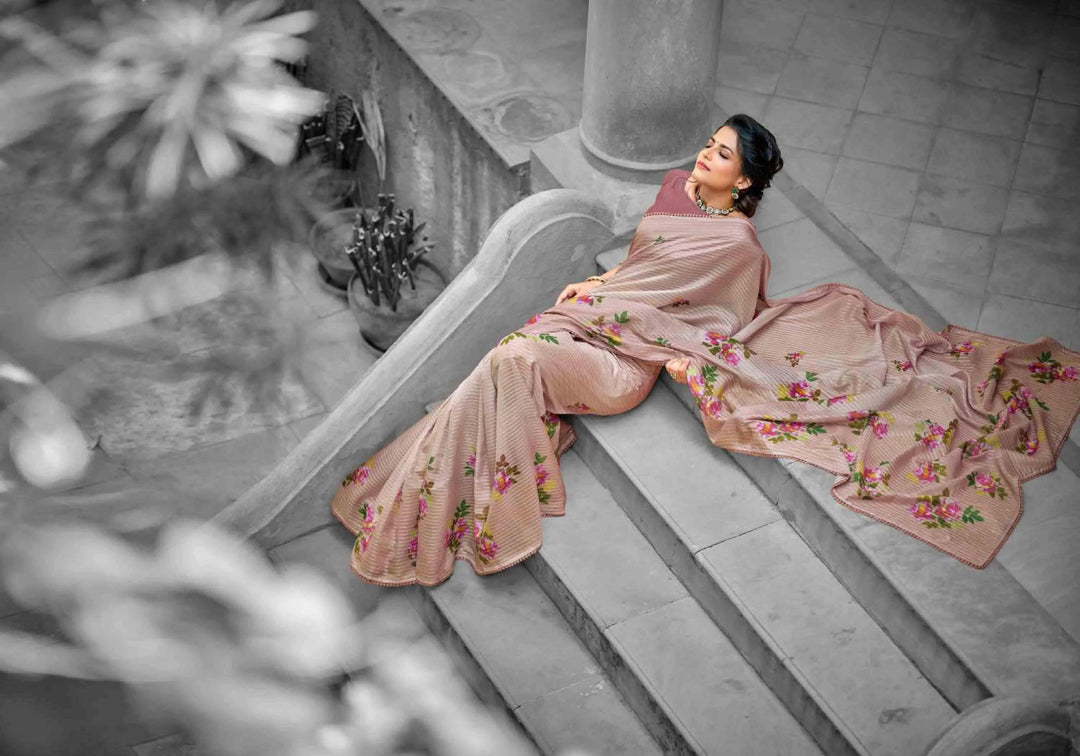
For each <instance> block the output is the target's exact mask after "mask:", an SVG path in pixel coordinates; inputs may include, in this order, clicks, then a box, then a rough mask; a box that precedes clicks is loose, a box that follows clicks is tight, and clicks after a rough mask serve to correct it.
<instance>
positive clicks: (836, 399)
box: [828, 394, 848, 407]
mask: <svg viewBox="0 0 1080 756" xmlns="http://www.w3.org/2000/svg"><path fill="white" fill-rule="evenodd" d="M847 399H848V395H847V394H840V395H839V396H830V397H829V401H828V406H830V407H831V406H833V405H834V404H839V403H840V402H846V401H847Z"/></svg>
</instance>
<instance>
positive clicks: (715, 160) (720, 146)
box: [691, 126, 751, 195]
mask: <svg viewBox="0 0 1080 756" xmlns="http://www.w3.org/2000/svg"><path fill="white" fill-rule="evenodd" d="M691 175H692V176H694V177H695V178H696V179H697V180H698V184H699V186H701V187H702V188H704V187H708V188H709V189H710V190H711V191H710V192H708V193H709V194H712V195H721V194H724V193H726V192H730V191H731V187H733V186H737V187H739V191H742V190H744V189H748V188H749V187H750V183H751V182H750V180H749V179H748V178H746V177H745V176H743V175H742V157H741V156H740V155H739V138H738V134H737V133H736V132H735V129H733V128H732V127H730V126H721V127H720V128H719V129H718V130H717V131H716V133H715V134H713V135H712V136H711V137H709V139H708V141H706V142H705V147H704V149H702V150H701V152H699V153H698V157H697V162H696V163H695V164H694V170H693V171H692V172H691Z"/></svg>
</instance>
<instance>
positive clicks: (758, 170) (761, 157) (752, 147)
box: [717, 113, 784, 218]
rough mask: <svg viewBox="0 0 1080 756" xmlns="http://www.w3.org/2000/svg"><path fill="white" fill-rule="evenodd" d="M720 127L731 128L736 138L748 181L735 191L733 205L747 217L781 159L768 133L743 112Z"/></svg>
mask: <svg viewBox="0 0 1080 756" xmlns="http://www.w3.org/2000/svg"><path fill="white" fill-rule="evenodd" d="M724 126H730V127H731V128H733V129H735V133H736V134H738V137H739V155H740V157H741V158H742V174H743V175H744V176H746V177H747V178H748V179H750V182H751V183H750V187H749V188H747V189H740V190H739V198H738V199H737V200H735V208H736V209H737V210H739V212H741V213H743V214H744V215H746V217H747V218H749V217H752V216H753V214H754V213H755V212H756V211H757V205H758V202H760V201H761V195H762V194H763V193H764V192H765V190H766V189H768V188H769V185H770V184H771V183H772V177H773V176H775V175H776V174H777V173H779V172H780V169H781V168H783V167H784V159H783V158H782V157H780V148H779V147H778V146H777V144H776V137H774V136H773V134H772V132H771V131H769V130H768V129H767V128H765V127H764V126H762V125H761V124H760V123H758V122H757V121H756V120H754V119H753V118H751V117H750V116H748V115H746V114H745V113H737V114H736V115H733V116H731V118H729V119H727V120H726V121H724V122H723V123H722V124H721V125H720V126H719V127H718V128H717V131H719V130H720V129H722V128H723V127H724Z"/></svg>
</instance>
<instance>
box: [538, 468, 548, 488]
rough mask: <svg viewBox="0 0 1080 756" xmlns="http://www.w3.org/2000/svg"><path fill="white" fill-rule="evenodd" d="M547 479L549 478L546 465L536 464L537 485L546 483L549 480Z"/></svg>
mask: <svg viewBox="0 0 1080 756" xmlns="http://www.w3.org/2000/svg"><path fill="white" fill-rule="evenodd" d="M547 479H548V471H547V468H546V467H544V466H543V465H537V466H536V487H537V488H539V487H540V486H542V485H544V483H545V482H546V481H547Z"/></svg>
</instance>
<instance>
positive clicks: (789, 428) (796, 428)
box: [780, 421, 806, 436]
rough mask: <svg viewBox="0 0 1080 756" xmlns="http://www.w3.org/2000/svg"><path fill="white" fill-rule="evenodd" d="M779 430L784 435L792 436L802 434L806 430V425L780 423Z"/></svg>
mask: <svg viewBox="0 0 1080 756" xmlns="http://www.w3.org/2000/svg"><path fill="white" fill-rule="evenodd" d="M780 430H781V431H783V432H784V433H790V434H791V435H793V436H794V435H795V434H796V433H802V432H803V431H805V430H806V423H797V422H790V421H789V422H784V423H780Z"/></svg>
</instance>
